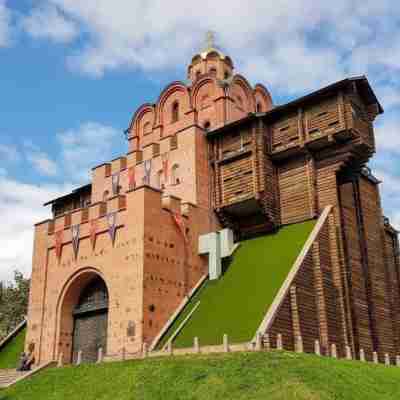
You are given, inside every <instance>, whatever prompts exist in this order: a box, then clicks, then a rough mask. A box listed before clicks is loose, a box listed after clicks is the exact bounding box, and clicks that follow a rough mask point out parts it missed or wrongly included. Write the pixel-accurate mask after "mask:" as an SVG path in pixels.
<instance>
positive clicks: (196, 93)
mask: <svg viewBox="0 0 400 400" xmlns="http://www.w3.org/2000/svg"><path fill="white" fill-rule="evenodd" d="M191 95H192V104H193V107H194V109H195V112H196V118H197V121H198V123H199V125H201V126H203V125H204V123H205V122H206V121H208V122H209V123H210V125H211V127H214V126H216V125H217V124H220V123H222V122H223V116H222V115H221V114H222V112H221V110H219V109H218V105H217V104H216V101H217V99H224V97H225V92H224V89H223V88H222V87H221V86H219V85H218V83H217V79H216V78H215V77H214V76H212V75H211V74H207V75H204V76H203V77H202V78H200V79H199V80H198V81H196V82H195V84H194V85H193V88H192V91H191ZM222 101H224V100H222ZM205 103H207V104H206V107H203V105H204V104H205ZM221 106H222V105H221ZM221 106H220V107H219V108H221Z"/></svg>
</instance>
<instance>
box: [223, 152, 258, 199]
mask: <svg viewBox="0 0 400 400" xmlns="http://www.w3.org/2000/svg"><path fill="white" fill-rule="evenodd" d="M221 180H222V205H223V206H225V205H228V204H232V203H235V202H238V201H240V200H242V199H245V198H249V197H252V196H254V182H253V163H252V158H251V157H250V155H247V156H245V157H241V158H237V159H235V160H234V161H231V162H229V163H226V164H222V165H221Z"/></svg>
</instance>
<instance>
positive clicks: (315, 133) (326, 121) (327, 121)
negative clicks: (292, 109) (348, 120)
mask: <svg viewBox="0 0 400 400" xmlns="http://www.w3.org/2000/svg"><path fill="white" fill-rule="evenodd" d="M338 100H339V99H338V97H331V98H328V99H326V100H324V101H321V102H320V103H318V104H317V105H314V106H311V107H308V108H307V109H306V110H305V132H306V137H307V139H313V138H317V137H320V136H321V135H326V134H333V133H335V132H338V131H340V130H342V129H345V125H344V119H342V118H341V113H340V112H339V101H338Z"/></svg>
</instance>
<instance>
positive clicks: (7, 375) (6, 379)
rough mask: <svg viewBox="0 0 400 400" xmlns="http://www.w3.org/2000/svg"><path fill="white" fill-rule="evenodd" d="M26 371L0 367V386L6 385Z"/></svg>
mask: <svg viewBox="0 0 400 400" xmlns="http://www.w3.org/2000/svg"><path fill="white" fill-rule="evenodd" d="M27 373H28V372H25V371H24V372H21V371H16V370H15V369H0V388H4V387H6V386H7V385H8V384H10V383H11V382H14V381H15V380H16V379H18V378H20V377H21V376H24V375H26V374H27Z"/></svg>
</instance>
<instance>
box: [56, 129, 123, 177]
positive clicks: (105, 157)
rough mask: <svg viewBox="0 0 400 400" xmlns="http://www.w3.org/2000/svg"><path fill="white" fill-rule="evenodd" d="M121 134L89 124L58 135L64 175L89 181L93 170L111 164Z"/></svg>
mask: <svg viewBox="0 0 400 400" xmlns="http://www.w3.org/2000/svg"><path fill="white" fill-rule="evenodd" d="M122 137H123V134H122V131H121V132H120V131H118V130H117V129H115V128H113V127H111V126H107V125H102V124H99V123H96V122H86V123H83V124H81V125H80V126H79V127H78V128H76V129H69V130H66V131H64V132H61V133H59V134H58V135H57V138H58V141H59V143H60V146H61V158H62V165H63V168H64V172H65V173H66V175H67V176H69V177H70V179H72V180H74V181H76V182H80V183H81V182H86V181H88V180H89V176H90V171H91V168H93V167H95V166H96V165H98V164H100V163H102V162H105V161H109V160H110V159H111V158H112V155H113V149H114V148H115V145H116V142H117V143H118V140H120V141H122Z"/></svg>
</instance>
